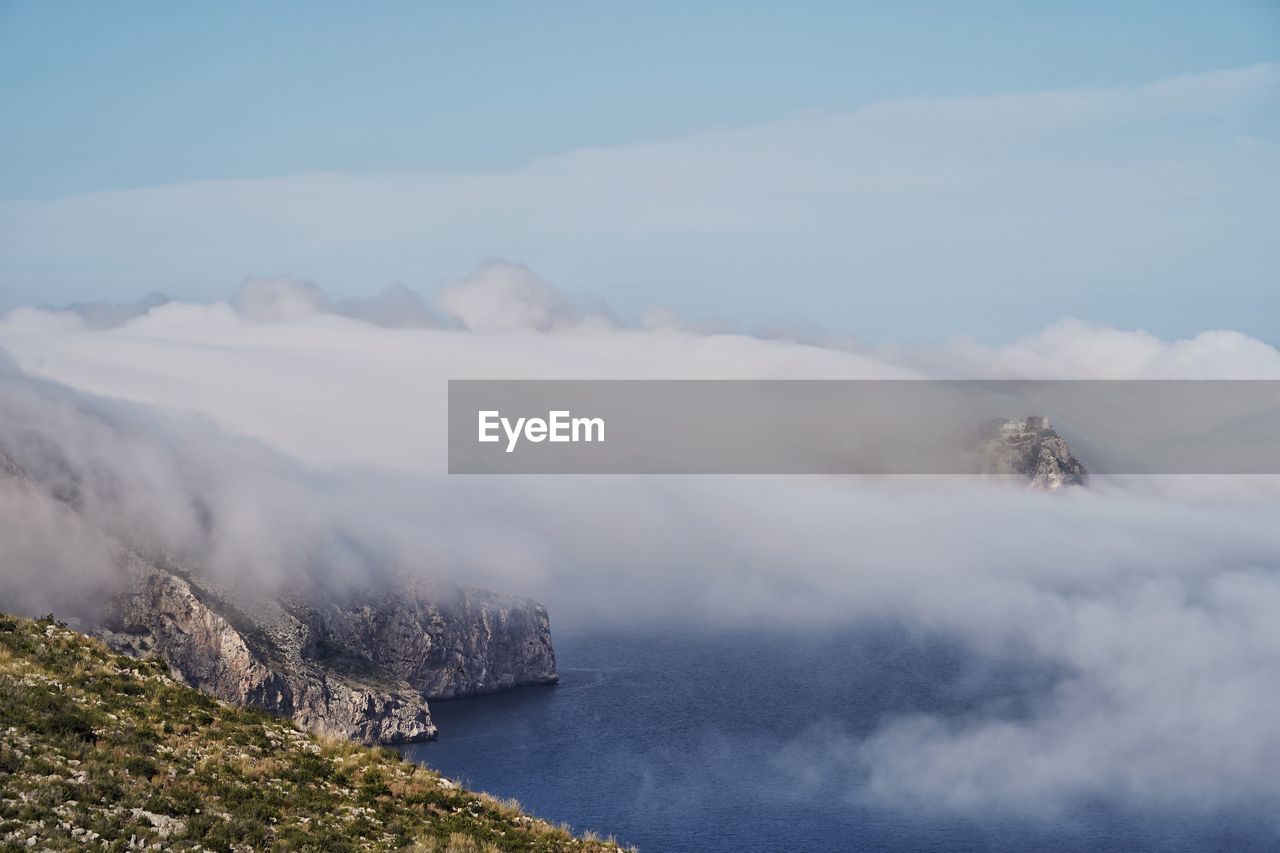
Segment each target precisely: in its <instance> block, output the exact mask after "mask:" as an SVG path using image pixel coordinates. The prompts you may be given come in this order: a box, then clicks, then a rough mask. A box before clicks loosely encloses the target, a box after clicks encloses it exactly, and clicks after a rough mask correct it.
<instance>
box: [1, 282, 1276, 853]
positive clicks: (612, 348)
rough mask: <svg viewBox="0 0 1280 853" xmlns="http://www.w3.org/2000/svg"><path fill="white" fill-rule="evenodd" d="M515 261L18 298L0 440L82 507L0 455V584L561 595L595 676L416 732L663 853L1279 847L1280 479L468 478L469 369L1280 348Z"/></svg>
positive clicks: (9, 594) (556, 604) (5, 589)
mask: <svg viewBox="0 0 1280 853" xmlns="http://www.w3.org/2000/svg"><path fill="white" fill-rule="evenodd" d="M508 272H509V273H510V274H509V275H507V277H505V278H504V273H503V270H501V269H496V270H495V269H489V270H487V271H486V272H485V273H484V274H483V275H481V276H478V277H477V279H476V281H474V282H472V283H470V284H465V283H464V284H463V285H461V286H460V289H458V290H455V291H453V292H452V293H451V295H450V298H449V300H448V301H447V304H448V305H451V306H453V308H454V310H456V311H461V312H462V313H463V315H464V316H463V317H461V318H460V319H461V320H462V321H463V323H464V328H457V327H449V326H448V325H447V324H446V325H445V326H444V327H440V326H438V325H433V324H434V322H435V320H434V319H432V321H431V323H430V324H429V323H428V322H427V321H426V320H425V319H424V320H423V323H422V326H421V327H415V328H385V327H382V326H378V325H375V324H373V323H371V322H365V321H364V320H357V319H353V318H351V317H348V316H339V315H337V314H334V313H332V311H333V310H336V309H334V307H333V305H332V304H331V303H330V302H328V301H327V299H326V298H324V297H323V294H322V293H317V291H316V290H315V289H314V288H311V287H295V286H293V285H292V284H290V283H289V282H287V281H286V282H283V283H282V282H273V283H271V284H270V285H269V286H268V285H255V286H254V287H250V288H248V289H247V290H246V291H244V292H242V293H241V294H239V296H238V299H237V302H236V306H234V307H233V306H232V305H230V304H222V303H219V304H213V305H195V304H186V303H173V302H170V303H166V304H163V305H159V306H158V307H153V308H151V309H149V310H148V311H146V313H144V314H141V315H140V316H137V317H136V318H134V319H132V320H127V321H125V322H124V323H123V325H117V326H115V327H113V328H110V329H105V330H104V329H99V328H91V327H90V326H88V325H86V324H85V322H84V321H83V320H82V319H81V318H80V317H79V315H77V314H75V313H74V312H64V313H57V312H40V311H27V310H24V311H19V312H14V313H13V314H10V315H7V316H6V317H5V318H4V319H0V332H2V333H3V334H4V338H3V340H4V345H5V346H6V347H7V348H8V349H10V350H11V352H12V353H13V354H14V360H15V363H13V364H8V365H6V366H4V368H3V370H0V405H3V407H4V411H5V417H4V419H3V421H0V447H3V448H6V449H7V451H8V452H11V453H19V452H20V455H21V456H22V457H23V461H24V462H26V463H27V464H28V465H29V466H30V470H31V473H32V475H33V478H34V479H35V480H37V481H38V482H39V484H40V485H42V486H43V487H47V488H48V489H50V490H52V491H55V492H56V491H59V490H61V492H63V493H65V494H66V495H69V496H70V497H71V498H72V500H71V502H70V504H69V505H70V506H73V507H74V508H75V513H76V517H77V518H78V519H80V521H76V520H74V519H72V520H68V518H67V514H66V511H65V507H64V508H63V509H58V508H57V506H58V505H57V504H53V503H50V502H49V501H43V502H41V501H36V500H33V499H32V498H31V497H30V495H29V494H28V493H27V492H26V491H23V490H22V489H18V488H15V487H13V485H12V484H4V483H0V501H4V502H5V504H4V505H5V506H7V507H9V510H8V511H6V512H4V513H0V535H3V538H4V541H6V542H8V543H18V544H19V545H20V546H21V547H10V548H9V549H8V550H7V551H6V552H4V553H3V554H0V562H3V568H4V569H5V571H4V572H3V573H0V601H3V602H5V605H6V606H8V607H13V608H20V609H25V610H28V611H31V612H36V613H43V612H47V610H48V609H56V610H62V609H63V607H64V605H65V603H66V601H67V600H68V597H70V598H72V599H74V598H76V597H77V596H78V597H79V598H80V599H81V600H91V599H92V598H93V597H94V596H97V595H101V594H103V592H102V590H103V589H104V588H108V587H109V585H110V579H111V577H112V572H114V571H116V570H117V569H118V566H116V565H115V563H114V562H113V560H112V559H110V558H109V557H110V554H109V553H108V552H104V551H102V549H101V548H100V547H98V545H99V543H100V542H101V541H102V540H101V539H100V538H98V539H95V538H94V537H93V536H90V535H88V534H84V532H83V531H82V530H81V528H80V527H77V525H78V524H82V523H83V522H85V521H87V522H89V523H91V524H92V525H93V526H94V528H95V529H101V530H103V531H106V532H107V533H109V534H110V535H111V536H114V537H118V538H119V539H121V540H123V541H127V542H130V543H135V542H141V543H142V544H145V545H146V546H147V547H152V548H156V549H158V550H159V551H161V552H163V553H166V554H173V555H176V556H177V557H179V558H180V559H182V560H184V561H188V562H190V563H192V564H193V565H195V566H198V567H199V568H200V569H201V570H204V571H209V572H211V573H213V574H214V575H215V576H216V577H218V578H219V579H221V580H222V581H223V582H224V583H229V584H234V583H237V582H248V581H253V582H254V583H258V584H266V585H267V586H268V587H269V588H270V587H272V586H273V585H287V584H289V583H312V582H320V583H324V584H329V585H330V586H331V587H332V588H334V589H340V588H341V587H342V586H343V584H344V583H361V582H365V581H367V580H368V579H369V578H370V577H371V576H374V575H376V574H377V573H378V572H381V571H384V570H385V571H397V572H400V571H411V572H421V573H424V574H428V575H433V576H439V577H443V578H447V579H450V580H454V581H457V582H459V583H462V584H465V585H469V586H479V587H486V588H490V589H496V590H499V591H502V592H506V593H512V594H518V595H527V596H532V597H534V598H537V599H538V600H540V601H542V602H544V603H545V604H546V605H547V606H548V608H549V611H550V616H551V624H552V631H553V635H554V638H555V642H556V646H557V649H558V651H559V655H560V663H561V666H562V671H563V675H564V683H563V684H562V685H561V686H560V687H558V688H554V689H549V690H546V691H519V692H517V693H515V694H511V695H510V696H504V697H491V698H487V699H481V700H476V701H475V702H474V703H473V702H463V703H456V704H439V703H437V706H436V711H435V713H436V714H437V722H438V724H439V726H440V728H441V732H442V735H441V737H442V739H441V741H440V743H439V744H433V745H427V746H425V747H422V748H421V750H422V752H421V753H417V752H415V753H414V754H415V755H417V754H421V755H423V756H425V757H426V759H427V760H428V761H430V762H432V763H434V764H437V765H439V766H440V768H441V769H442V770H444V771H445V772H446V773H448V774H451V775H458V776H461V777H463V778H466V779H469V780H470V781H472V782H473V783H475V784H476V785H478V786H480V787H484V788H488V789H490V790H492V791H493V792H495V793H500V794H503V795H509V796H516V797H518V798H520V799H522V800H524V801H525V802H526V804H527V805H529V806H530V807H531V808H533V809H534V810H535V811H537V812H539V813H541V814H545V815H547V816H549V817H553V818H556V819H566V820H573V821H574V822H575V823H577V824H578V825H580V826H583V827H591V828H595V829H599V830H603V831H607V832H616V833H618V834H619V835H620V836H621V837H623V838H624V839H625V840H628V841H633V842H636V843H640V844H642V845H644V846H648V847H650V848H651V849H680V848H679V846H678V844H677V842H679V843H681V844H683V843H684V842H685V840H687V839H689V838H702V839H703V840H704V842H705V845H706V846H710V847H712V848H714V847H716V846H731V845H738V846H743V847H748V848H749V845H750V844H755V843H757V842H759V843H760V844H761V846H759V847H757V848H756V849H776V847H777V846H779V845H781V846H791V845H788V844H784V842H785V841H786V840H787V839H786V838H784V837H783V836H782V835H781V834H778V833H783V832H784V831H785V833H801V835H800V836H796V837H799V838H801V839H802V840H803V842H804V843H803V844H800V845H798V846H800V847H804V848H808V849H833V850H834V849H848V848H847V847H845V846H842V845H841V844H838V843H837V842H838V841H839V840H840V839H843V838H846V837H852V838H855V839H860V842H859V843H864V844H865V846H867V847H870V848H875V847H876V846H882V843H883V842H884V840H885V839H887V838H893V839H895V843H897V840H898V839H901V840H902V842H901V843H902V844H903V845H908V849H910V846H909V845H916V848H915V849H921V850H927V849H956V847H957V846H958V847H960V848H961V849H1010V850H1014V849H1081V848H1082V847H1086V848H1090V849H1107V848H1106V847H1105V845H1103V843H1102V842H1103V840H1106V841H1107V843H1111V840H1112V839H1118V840H1119V841H1117V843H1116V846H1115V847H1114V848H1113V849H1128V848H1126V846H1125V844H1124V843H1123V842H1124V841H1126V840H1128V841H1130V842H1132V843H1133V844H1134V845H1138V846H1145V847H1153V848H1156V849H1171V850H1172V849H1193V848H1191V847H1179V846H1178V845H1179V844H1183V843H1184V841H1185V840H1186V839H1196V840H1198V842H1199V843H1200V846H1201V847H1206V846H1207V847H1214V846H1219V847H1221V846H1227V847H1233V848H1245V849H1247V848H1249V847H1250V846H1253V847H1257V848H1263V847H1265V846H1266V843H1267V842H1270V841H1274V840H1275V838H1274V835H1273V834H1272V828H1273V824H1272V819H1271V817H1270V816H1271V815H1274V814H1276V813H1277V810H1278V807H1280V779H1278V778H1277V776H1276V774H1275V772H1274V768H1275V767H1276V766H1280V724H1277V722H1276V719H1275V716H1274V715H1272V714H1270V713H1267V709H1270V708H1275V707H1280V624H1278V623H1277V621H1276V619H1275V613H1277V612H1280V574H1278V573H1277V569H1278V564H1280V528H1278V527H1277V526H1276V525H1275V524H1274V519H1275V517H1276V514H1277V509H1278V508H1280V487H1278V485H1277V483H1276V481H1275V480H1274V478H1266V477H1235V478H1225V477H1224V478H1194V477H1192V478H1136V479H1135V478H1127V479H1126V478H1100V479H1098V480H1096V481H1095V482H1094V483H1093V484H1092V485H1091V486H1090V488H1089V489H1087V490H1080V491H1075V492H1073V493H1068V494H1052V495H1046V494H1030V493H1027V492H1025V491H1023V490H1021V489H1017V488H1006V487H1001V486H997V485H991V484H982V483H974V482H970V481H958V482H957V481H948V482H936V481H931V480H928V479H927V478H926V479H923V480H920V481H905V482H898V481H880V480H875V479H856V478H854V479H840V478H833V477H649V478H644V477H628V476H615V477H514V478H507V477H485V478H466V477H451V476H448V475H446V474H444V473H443V471H444V455H445V447H446V445H445V431H444V427H445V424H446V418H445V412H444V399H445V397H444V391H445V381H446V380H447V379H449V378H454V377H458V376H460V375H464V376H471V377H486V376H488V377H501V378H520V377H527V378H536V377H540V376H542V377H545V376H556V377H576V376H580V377H584V378H623V379H625V378H643V377H659V378H661V377H666V378H671V377H693V376H697V377H703V378H727V379H733V378H760V377H768V378H886V377H898V378H903V377H910V376H917V377H936V376H977V377H996V376H1015V377H1016V376H1033V377H1036V376H1039V377H1061V376H1076V377H1091V378H1107V377H1115V376H1126V377H1129V378H1176V377H1183V376H1194V377H1197V378H1205V377H1215V378H1223V377H1236V378H1263V379H1265V378H1275V377H1277V376H1280V353H1277V351H1276V350H1275V349H1274V348H1272V347H1270V346H1268V345H1266V344H1264V343H1262V342H1259V341H1256V340H1252V339H1249V338H1247V337H1245V336H1242V335H1238V334H1235V333H1228V332H1213V333H1205V334H1203V335H1200V336H1197V337H1195V338H1193V339H1188V340H1185V341H1174V342H1165V341H1160V340H1158V339H1154V338H1152V337H1151V336H1149V335H1144V334H1142V333H1134V332H1121V331H1116V330H1107V329H1099V328H1095V327H1088V326H1083V325H1080V324H1070V323H1067V324H1062V325H1059V326H1055V327H1053V328H1051V329H1049V330H1046V331H1045V332H1043V333H1041V334H1039V335H1036V336H1032V337H1030V338H1027V339H1025V340H1023V341H1021V342H1019V343H1017V344H1015V345H1012V346H1010V347H1007V348H1002V349H997V350H992V349H985V348H981V347H977V346H975V345H972V344H964V343H961V344H957V345H955V346H954V347H952V348H950V349H949V350H947V351H945V352H939V351H934V350H906V349H896V350H892V351H887V350H866V349H857V348H845V347H840V346H834V345H833V346H815V345H802V344H798V343H795V342H789V341H780V340H762V339H758V338H751V337H747V336H743V335H717V334H704V333H701V332H697V331H691V330H688V329H681V328H675V327H663V328H660V329H642V328H624V327H621V326H618V325H616V324H615V323H614V322H613V321H612V320H610V319H609V318H608V317H607V316H604V315H600V314H592V313H591V312H589V311H587V310H585V309H583V308H582V307H581V306H572V305H567V304H566V303H565V302H564V301H563V300H562V299H560V298H559V297H557V296H555V294H553V293H552V294H549V293H548V292H547V291H546V290H545V289H544V288H542V287H541V286H539V285H538V284H537V283H536V281H530V280H529V278H528V277H527V271H523V272H519V271H517V272H510V271H508ZM373 307H374V306H364V308H365V309H368V310H369V311H372V310H373ZM362 310H364V309H362ZM375 313H376V312H375ZM479 330H487V331H479ZM1084 461H1085V462H1086V464H1087V463H1088V460H1087V459H1085V460H1084ZM33 519H34V522H33ZM104 554H105V555H106V556H105V557H104ZM33 555H37V556H38V555H44V556H42V557H40V560H39V561H37V560H36V559H35V557H34V556H33ZM797 815H798V816H799V817H797ZM877 832H879V833H881V834H880V835H877V834H876V833H877ZM664 833H666V834H664ZM698 833H702V835H701V836H699V835H698ZM708 833H721V834H720V835H716V836H715V837H710V836H708V835H707V834H708ZM770 833H775V834H774V835H770ZM803 833H809V834H808V835H803ZM1224 839H1226V840H1225V841H1224ZM650 840H652V841H651V843H650ZM765 840H768V841H770V842H771V844H764V843H763V841H765ZM1228 842H1229V843H1228ZM931 844H936V845H939V846H938V847H936V848H935V847H930V846H929V845H931ZM1055 845H1056V846H1055ZM686 849H697V847H696V846H695V847H693V848H686Z"/></svg>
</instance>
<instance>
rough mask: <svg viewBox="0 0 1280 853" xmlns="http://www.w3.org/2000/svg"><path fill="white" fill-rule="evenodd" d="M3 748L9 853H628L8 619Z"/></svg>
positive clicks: (389, 758)
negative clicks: (278, 852)
mask: <svg viewBox="0 0 1280 853" xmlns="http://www.w3.org/2000/svg"><path fill="white" fill-rule="evenodd" d="M0 734H2V735H3V737H2V738H0V847H4V848H5V849H27V848H31V849H40V850H83V849H90V848H91V849H111V850H124V849H160V848H163V849H171V850H217V851H230V850H262V849H289V850H298V849H307V850H332V851H342V850H357V849H360V850H399V849H412V850H420V851H446V852H447V851H452V852H453V853H479V851H481V850H485V851H489V850H494V851H496V850H538V851H568V850H573V851H591V852H592V853H600V851H611V853H621V851H620V849H619V848H618V845H617V844H616V843H615V842H613V841H611V840H608V841H606V840H601V839H599V838H598V837H596V836H594V835H591V834H588V835H587V836H585V837H583V838H575V837H574V836H572V835H571V834H570V833H569V832H567V831H566V830H565V829H564V828H557V827H554V826H552V825H550V824H548V823H546V822H544V821H541V820H538V819H536V818H533V817H530V816H529V815H527V814H524V813H523V812H522V811H521V810H520V808H519V806H518V804H515V803H511V802H503V801H500V800H496V799H494V798H493V797H489V796H487V795H485V794H476V793H472V792H469V791H466V790H464V789H462V788H461V787H459V786H458V785H457V784H455V783H453V782H451V781H449V780H447V779H444V778H441V777H440V775H439V774H437V773H435V772H433V771H431V770H428V769H426V768H423V767H419V766H416V765H413V764H410V763H407V762H405V761H403V760H401V759H400V757H399V755H398V754H397V753H395V752H394V751H391V750H387V749H374V748H369V747H365V746H360V745H358V744H354V743H352V742H351V741H349V740H347V739H345V738H325V737H320V736H317V735H315V734H312V733H308V732H306V731H304V730H303V729H302V728H300V727H299V726H297V725H295V724H294V723H292V722H290V721H288V720H284V719H281V718H279V717H275V716H272V715H269V714H266V713H263V712H261V711H258V710H254V709H243V708H236V707H234V706H232V705H230V704H228V703H225V702H220V701H218V700H216V699H213V698H211V697H210V696H208V695H207V694H205V693H202V692H200V691H197V690H193V689H191V688H189V687H186V686H184V685H182V684H180V683H178V682H176V681H175V680H174V679H172V678H171V677H170V674H169V671H168V667H167V666H165V665H164V664H162V663H160V662H159V661H139V660H136V659H133V658H130V657H127V656H125V655H122V654H119V653H116V652H113V651H112V650H111V649H109V648H108V647H107V646H106V645H105V644H103V643H102V642H101V641H99V640H96V639H92V638H89V637H86V636H84V635H82V634H79V633H77V632H76V631H73V630H71V629H70V628H68V627H67V626H65V625H61V624H58V623H55V622H54V621H53V620H52V619H45V620H40V621H30V620H26V619H20V618H15V617H10V616H5V615H2V614H0Z"/></svg>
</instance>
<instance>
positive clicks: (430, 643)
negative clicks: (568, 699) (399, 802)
mask: <svg viewBox="0 0 1280 853" xmlns="http://www.w3.org/2000/svg"><path fill="white" fill-rule="evenodd" d="M63 492H64V493H58V492H54V491H52V490H49V489H45V488H43V487H42V486H41V485H40V484H38V483H36V482H34V481H33V480H32V479H31V478H30V477H28V476H27V474H26V473H25V471H24V469H23V467H22V465H21V463H20V462H19V461H18V460H16V459H14V458H13V457H11V456H9V455H6V454H4V453H3V452H0V499H3V500H2V501H0V511H7V512H8V513H9V514H10V515H11V516H12V515H22V516H26V517H29V518H30V519H33V520H40V523H42V524H44V525H45V527H46V528H47V529H42V530H40V531H38V532H37V533H30V534H28V533H27V532H26V531H24V536H29V538H32V539H36V540H39V539H40V536H43V540H41V541H37V542H36V545H35V547H34V548H33V549H32V551H31V552H30V553H29V554H28V555H27V557H26V564H27V565H26V566H25V567H24V566H23V565H15V566H14V567H13V568H12V569H11V570H8V571H11V572H16V573H19V576H18V578H17V579H16V580H15V579H14V578H10V581H9V588H10V594H11V595H15V594H19V593H20V592H21V590H20V589H19V590H16V591H15V589H14V587H21V586H22V584H21V576H20V573H21V572H22V571H23V570H24V569H25V570H26V571H28V572H30V571H31V569H30V568H29V564H30V562H32V561H39V562H48V563H50V565H51V567H52V564H53V563H54V560H53V558H52V556H51V553H52V552H53V551H55V550H57V549H55V548H53V547H52V543H54V542H59V543H65V542H76V543H79V545H80V547H79V551H78V552H83V553H84V554H85V555H86V559H89V558H91V559H92V560H93V561H95V562H98V563H104V564H107V568H105V569H100V570H98V571H97V573H96V574H95V573H94V572H91V571H89V570H87V569H86V570H84V571H80V570H79V567H78V566H75V565H71V566H68V567H66V569H65V577H63V578H61V579H55V580H52V581H50V580H48V579H47V578H44V577H36V578H33V579H32V580H33V583H38V584H39V585H42V586H59V584H61V585H62V586H68V587H69V588H68V589H67V590H64V592H65V593H67V600H69V601H77V602H79V601H81V600H83V601H92V602H93V603H94V606H92V607H85V608H84V611H85V613H84V615H83V616H82V617H81V619H80V624H83V625H84V627H85V628H86V630H87V631H89V632H91V633H94V634H96V635H98V636H100V637H101V638H102V639H103V640H105V641H106V642H107V643H108V644H109V645H111V646H112V647H113V648H115V649H117V650H120V651H123V652H127V653H128V654H131V655H134V656H136V657H139V658H158V659H160V660H162V661H164V662H165V663H166V664H167V665H168V667H169V670H170V674H171V675H172V676H173V677H174V678H175V679H177V680H179V681H181V682H182V683H184V684H187V685H189V686H192V687H196V688H199V689H201V690H203V691H205V692H207V693H209V694H211V695H213V696H215V697H217V698H219V699H223V700H225V701H228V702H232V703H235V704H237V705H246V706H252V707H256V708H261V709H263V710H266V711H270V712H272V713H276V714H280V715H283V716H287V717H291V718H292V719H293V720H295V721H296V722H298V723H299V724H301V725H303V726H305V727H307V728H308V729H311V730H312V731H315V732H319V733H323V734H328V735H336V736H342V737H348V738H354V739H357V740H360V741H364V742H367V743H382V744H390V743H401V742H406V741H413V740H422V739H427V738H431V737H434V736H435V735H436V728H435V726H434V725H433V724H432V722H431V715H430V711H429V709H428V704H427V703H428V700H430V699H443V698H458V697H463V696H472V695H476V694H480V693H488V692H493V691H497V690H504V689H508V688H511V687H515V686H518V685H524V684H546V683H554V682H555V681H556V680H557V679H558V676H557V673H556V661H555V650H554V648H553V646H552V641H551V629H550V622H549V619H548V616H547V611H546V608H544V607H543V606H542V605H540V604H538V603H537V602H534V601H531V600H528V599H522V598H515V597H510V596H502V595H498V594H495V593H492V592H487V591H484V590H479V589H468V588H464V587H460V586H457V585H454V584H450V583H446V582H444V581H440V580H430V579H427V578H422V577H416V576H412V575H408V574H403V573H402V574H393V573H389V572H374V571H373V569H372V568H370V569H369V571H368V572H366V573H365V574H366V579H365V580H364V581H362V582H361V585H359V586H353V585H351V584H350V582H348V584H347V585H345V586H344V585H337V584H329V585H326V584H323V583H315V582H312V583H309V584H301V583H296V584H295V585H294V586H295V587H296V588H294V589H290V588H288V587H283V588H278V587H270V588H266V587H259V586H255V585H253V584H239V585H237V586H236V587H235V588H234V589H225V588H220V587H219V586H218V585H217V584H216V583H215V582H214V581H213V580H212V579H210V578H208V577H206V576H205V575H204V574H202V573H201V572H199V571H198V570H196V569H193V568H191V567H189V566H184V565H181V564H178V563H175V562H174V561H172V560H170V559H169V558H167V557H166V556H164V555H162V554H157V553H151V552H149V551H147V550H146V549H143V548H139V547H135V546H132V545H131V544H129V543H126V542H122V541H120V540H119V539H117V538H115V537H112V536H110V535H108V534H107V533H106V532H104V531H101V530H98V529H96V528H95V527H94V525H92V524H91V523H90V522H89V521H88V520H87V519H86V518H85V517H83V515H82V514H81V513H79V512H78V511H77V508H76V501H75V500H74V499H73V497H74V496H71V497H69V496H68V494H69V493H65V492H67V490H65V489H64V490H63ZM11 503H12V504H14V505H15V506H10V504H11ZM6 507H7V510H6ZM8 522H9V523H10V524H11V525H13V526H14V527H15V528H20V527H21V526H22V525H21V521H20V520H18V521H15V519H14V518H12V517H11V518H9V519H8ZM35 526H38V525H35ZM42 544H48V545H49V547H48V548H47V551H48V552H50V553H46V549H44V548H42V547H41V546H42ZM10 560H12V561H15V562H16V561H19V560H23V557H22V556H21V555H18V556H12V555H11V556H10V557H8V558H6V559H4V560H3V562H4V563H7V562H9V561H10ZM50 571H53V569H52V568H50ZM0 604H3V605H5V606H7V607H10V608H12V607H14V604H13V603H12V602H4V601H0Z"/></svg>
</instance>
